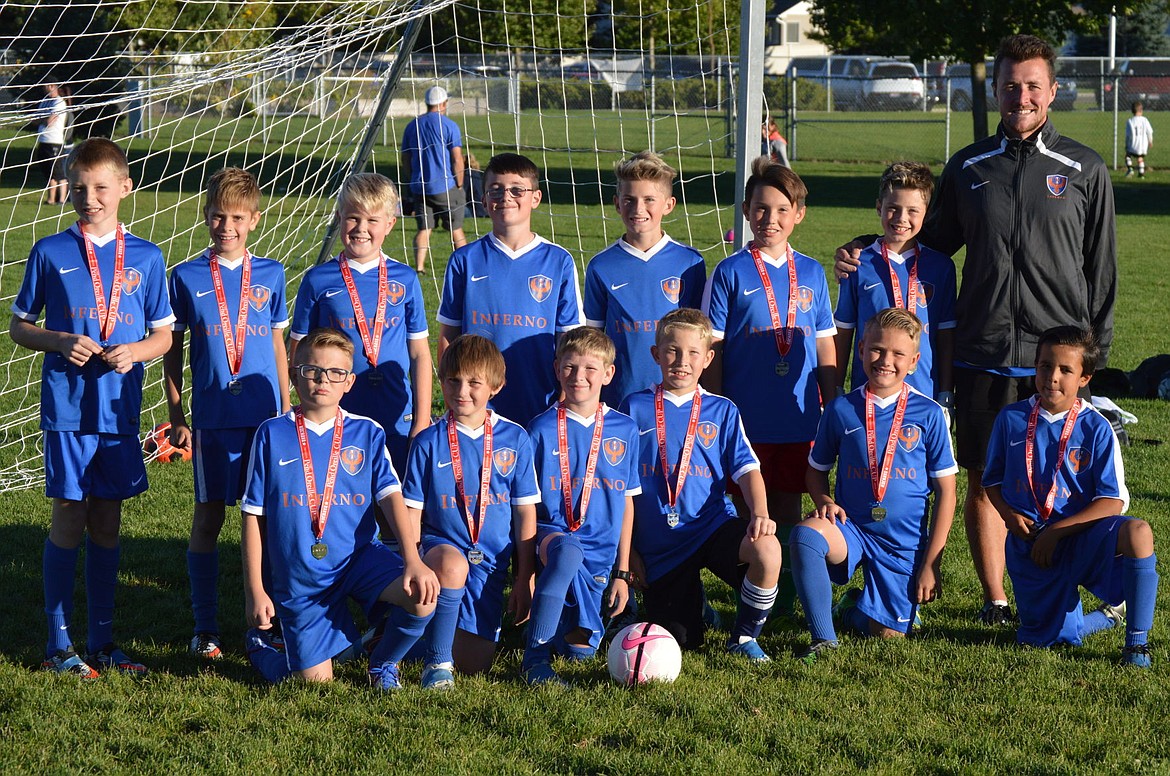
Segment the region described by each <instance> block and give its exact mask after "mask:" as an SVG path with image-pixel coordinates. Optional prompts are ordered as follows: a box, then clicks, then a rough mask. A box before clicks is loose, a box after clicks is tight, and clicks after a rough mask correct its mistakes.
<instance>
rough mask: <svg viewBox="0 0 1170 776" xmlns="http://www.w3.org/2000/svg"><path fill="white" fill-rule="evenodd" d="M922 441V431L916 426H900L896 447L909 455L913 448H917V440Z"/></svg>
mask: <svg viewBox="0 0 1170 776" xmlns="http://www.w3.org/2000/svg"><path fill="white" fill-rule="evenodd" d="M921 439H922V429H920V428H919V427H918V426H902V429H901V430H900V431H899V432H898V445H899V446H900V447H901V448H902V449H903V450H905V451H906V452H908V453H910V452H913V451H914V448H916V447H918V442H919V440H921Z"/></svg>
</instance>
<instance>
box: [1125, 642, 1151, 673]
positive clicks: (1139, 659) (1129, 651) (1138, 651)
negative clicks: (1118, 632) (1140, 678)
mask: <svg viewBox="0 0 1170 776" xmlns="http://www.w3.org/2000/svg"><path fill="white" fill-rule="evenodd" d="M1150 662H1151V661H1150V646H1149V645H1148V644H1134V645H1133V646H1132V647H1126V648H1125V649H1123V650H1122V651H1121V665H1123V666H1134V667H1136V668H1149V667H1150Z"/></svg>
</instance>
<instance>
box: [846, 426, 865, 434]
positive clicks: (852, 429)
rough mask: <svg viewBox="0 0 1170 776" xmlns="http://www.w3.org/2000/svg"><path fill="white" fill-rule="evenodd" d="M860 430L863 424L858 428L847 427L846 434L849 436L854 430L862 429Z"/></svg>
mask: <svg viewBox="0 0 1170 776" xmlns="http://www.w3.org/2000/svg"><path fill="white" fill-rule="evenodd" d="M860 430H861V426H858V427H857V428H847V429H845V436H849V435H850V434H852V433H853V432H854V431H860Z"/></svg>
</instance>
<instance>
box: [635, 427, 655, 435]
mask: <svg viewBox="0 0 1170 776" xmlns="http://www.w3.org/2000/svg"><path fill="white" fill-rule="evenodd" d="M653 430H654V429H652V428H648V429H645V430H643V431H639V432H638V436H646V435H647V434H649V433H650V432H651V431H653Z"/></svg>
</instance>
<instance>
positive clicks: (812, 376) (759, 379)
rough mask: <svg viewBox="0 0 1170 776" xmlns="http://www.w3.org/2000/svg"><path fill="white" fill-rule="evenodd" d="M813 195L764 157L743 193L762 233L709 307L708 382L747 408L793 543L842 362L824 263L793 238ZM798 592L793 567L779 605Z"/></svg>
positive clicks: (772, 496)
mask: <svg viewBox="0 0 1170 776" xmlns="http://www.w3.org/2000/svg"><path fill="white" fill-rule="evenodd" d="M807 196H808V188H807V187H806V186H805V185H804V181H802V180H801V179H800V176H799V175H797V174H796V173H794V172H793V171H792V170H790V169H788V168H787V167H785V166H784V165H782V164H780V163H778V162H773V161H772V160H771V159H770V157H767V156H761V157H760V158H758V159H756V160H755V162H754V163H753V164H752V174H751V177H749V178H748V180H747V184H746V185H745V187H744V198H743V213H744V216H745V217H746V218H747V220H748V226H750V227H751V230H752V235H753V239H752V241H751V242H750V243H748V245H747V247H745V248H744V249H742V250H740V251H738V252H737V253H734V254H732V255H731V256H729V257H727V258H726V259H724V260H723V261H721V262H719V265H718V266H717V267H716V268H715V271H714V272H713V273H712V275H711V277H710V279H709V280H708V281H707V288H706V290H705V291H704V294H703V312H705V313H707V315H709V316H710V317H711V325H712V326H713V327H714V329H715V361H714V362H713V363H712V365H711V369H709V370H708V371H707V373H706V374H705V376H704V382H703V384H704V385H706V386H707V388H708V389H710V390H711V391H714V392H717V393H723V394H724V395H726V396H727V398H729V399H731V400H732V401H733V402H734V403H735V406H737V407H738V408H739V411H740V412H742V413H743V425H744V428H745V429H746V430H747V433H748V438H749V439H751V441H752V449H753V450H754V451H755V453H756V455H757V456H758V457H759V459H760V467H761V469H760V473H761V475H762V476H763V478H764V487H765V488H766V490H767V494H768V514H770V515H771V516H772V518H773V519H774V520H776V521H777V523H779V526H780V528H779V530H780V533H779V537H780V541H781V543H782V544H785V545H786V544H787V540H788V531H789V530H790V529H791V526H793V525H795V524H796V523H797V522H799V521H800V515H801V494H802V493H804V491H805V474H806V472H807V471H808V451H809V448H810V447H811V445H812V439H813V437H814V436H816V432H817V423H818V422H819V421H820V418H821V405H822V403H823V402H827V401H829V400H830V399H831V398H832V396H833V386H834V382H833V381H834V377H835V370H836V350H834V347H833V335H835V334H836V333H837V330H836V328H835V327H834V326H833V317H832V313H831V310H832V306H831V305H830V303H829V286H828V284H827V283H826V282H825V271H824V270H823V269H822V268H821V265H820V264H818V263H817V261H816V260H815V259H811V258H809V257H808V256H805V255H803V254H801V253H798V252H796V251H794V250H793V249H792V245H791V243H790V242H789V237H790V236H791V234H792V231H793V229H795V228H796V225H797V224H799V223H800V222H801V221H803V220H804V214H805V208H804V201H805V198H806V197H807ZM731 492H732V495H733V497H738V494H737V493H736V491H735V489H734V488H732V490H731ZM741 509H742V507H741ZM784 565H785V567H786V569H787V568H788V567H789V565H790V564H788V563H785V564H784ZM795 599H796V591H795V589H794V588H793V586H792V581H791V575H790V574H787V573H786V574H784V575H783V576H782V578H781V592H780V601H779V607H780V611H782V612H784V613H791V611H792V608H793V603H794V602H795Z"/></svg>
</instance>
